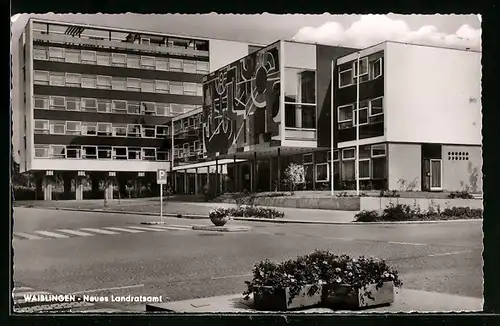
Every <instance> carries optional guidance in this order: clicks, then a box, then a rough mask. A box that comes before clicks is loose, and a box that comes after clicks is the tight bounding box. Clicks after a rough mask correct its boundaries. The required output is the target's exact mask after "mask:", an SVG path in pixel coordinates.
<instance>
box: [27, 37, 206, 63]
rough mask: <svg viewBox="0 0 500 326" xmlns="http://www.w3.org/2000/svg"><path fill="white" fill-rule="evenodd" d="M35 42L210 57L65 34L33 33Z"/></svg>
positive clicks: (176, 50)
mask: <svg viewBox="0 0 500 326" xmlns="http://www.w3.org/2000/svg"><path fill="white" fill-rule="evenodd" d="M33 40H35V41H42V42H54V43H61V44H79V45H88V46H89V47H97V48H99V47H101V48H114V49H120V50H136V51H140V52H151V53H163V54H174V55H181V56H197V57H206V56H208V51H200V50H194V49H182V48H176V47H167V46H157V45H154V44H152V45H148V44H135V43H127V42H117V41H109V40H94V39H85V38H78V37H73V36H70V35H64V34H42V33H41V32H38V31H34V32H33Z"/></svg>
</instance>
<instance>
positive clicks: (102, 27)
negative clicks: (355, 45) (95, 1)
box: [26, 17, 266, 47]
mask: <svg viewBox="0 0 500 326" xmlns="http://www.w3.org/2000/svg"><path fill="white" fill-rule="evenodd" d="M30 21H33V22H36V23H46V24H54V25H65V26H79V27H87V28H92V29H98V30H106V31H112V32H120V33H138V34H148V35H154V36H171V37H179V38H191V39H198V40H201V41H209V40H220V41H229V42H235V43H244V44H248V45H252V46H262V47H265V46H266V45H265V44H259V43H255V42H247V41H235V40H229V39H223V38H217V37H210V38H208V37H203V36H195V35H187V34H174V33H159V32H154V31H146V30H140V29H133V28H128V29H127V28H120V27H111V26H106V25H93V24H85V23H70V22H65V21H58V20H51V19H45V18H37V17H30V18H29V19H28V22H27V23H26V24H29V23H30Z"/></svg>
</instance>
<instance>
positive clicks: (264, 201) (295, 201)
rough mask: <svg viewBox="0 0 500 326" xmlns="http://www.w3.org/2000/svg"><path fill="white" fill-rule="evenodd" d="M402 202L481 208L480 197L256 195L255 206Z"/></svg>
mask: <svg viewBox="0 0 500 326" xmlns="http://www.w3.org/2000/svg"><path fill="white" fill-rule="evenodd" d="M224 202H228V203H234V200H233V199H230V198H226V199H225V200H224ZM391 203H392V204H402V205H408V206H412V207H413V206H416V207H420V209H421V210H424V211H426V210H428V209H429V207H433V208H434V209H437V208H438V207H439V208H440V209H445V208H448V207H450V208H451V207H453V206H455V207H469V208H481V209H482V208H483V200H482V199H447V198H404V197H334V198H332V197H316V198H307V197H295V196H280V197H256V198H255V199H254V204H255V205H257V206H271V207H290V208H308V209H324V210H341V211H360V210H380V209H384V208H386V207H387V206H388V205H389V204H391Z"/></svg>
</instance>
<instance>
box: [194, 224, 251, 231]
mask: <svg viewBox="0 0 500 326" xmlns="http://www.w3.org/2000/svg"><path fill="white" fill-rule="evenodd" d="M192 229H193V230H196V231H217V232H245V231H250V230H251V229H252V228H251V227H245V226H213V225H209V226H205V225H193V226H192Z"/></svg>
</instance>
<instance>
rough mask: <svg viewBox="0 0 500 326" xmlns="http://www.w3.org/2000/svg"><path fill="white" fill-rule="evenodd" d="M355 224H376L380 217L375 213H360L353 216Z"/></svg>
mask: <svg viewBox="0 0 500 326" xmlns="http://www.w3.org/2000/svg"><path fill="white" fill-rule="evenodd" d="M354 220H355V221H356V222H377V221H379V220H380V215H379V213H378V212H377V211H366V210H364V211H361V212H359V213H357V214H356V215H354Z"/></svg>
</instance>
